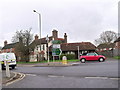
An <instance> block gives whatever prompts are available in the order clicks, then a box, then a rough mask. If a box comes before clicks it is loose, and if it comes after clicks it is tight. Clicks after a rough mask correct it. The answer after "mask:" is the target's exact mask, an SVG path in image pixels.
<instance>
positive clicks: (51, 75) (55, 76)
mask: <svg viewBox="0 0 120 90" xmlns="http://www.w3.org/2000/svg"><path fill="white" fill-rule="evenodd" d="M48 77H64V76H57V75H48Z"/></svg>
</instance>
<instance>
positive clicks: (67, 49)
mask: <svg viewBox="0 0 120 90" xmlns="http://www.w3.org/2000/svg"><path fill="white" fill-rule="evenodd" d="M78 48H79V49H78ZM61 49H62V53H64V54H75V58H76V59H77V58H78V50H79V54H83V53H89V52H95V50H96V46H95V45H93V44H92V43H91V42H79V43H63V44H61Z"/></svg>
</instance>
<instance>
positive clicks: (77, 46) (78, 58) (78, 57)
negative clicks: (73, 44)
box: [77, 46, 80, 59]
mask: <svg viewBox="0 0 120 90" xmlns="http://www.w3.org/2000/svg"><path fill="white" fill-rule="evenodd" d="M77 47H78V59H79V55H80V53H79V50H80V49H79V48H80V47H79V46H77Z"/></svg>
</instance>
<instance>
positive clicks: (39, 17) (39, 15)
mask: <svg viewBox="0 0 120 90" xmlns="http://www.w3.org/2000/svg"><path fill="white" fill-rule="evenodd" d="M33 12H35V13H37V14H38V22H39V23H38V24H39V25H38V26H39V30H40V51H41V14H40V13H39V12H37V11H36V10H33ZM40 60H41V54H40Z"/></svg>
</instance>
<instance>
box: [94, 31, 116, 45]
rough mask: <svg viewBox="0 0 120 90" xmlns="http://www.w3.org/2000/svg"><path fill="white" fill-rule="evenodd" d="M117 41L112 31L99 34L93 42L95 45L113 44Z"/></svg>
mask: <svg viewBox="0 0 120 90" xmlns="http://www.w3.org/2000/svg"><path fill="white" fill-rule="evenodd" d="M116 39H117V33H115V32H113V31H105V32H103V33H101V34H100V38H98V39H96V40H95V43H96V44H104V43H106V44H110V43H113V42H114V41H115V40H116Z"/></svg>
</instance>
